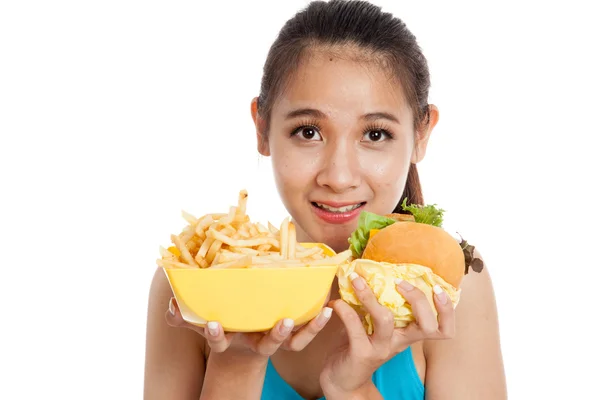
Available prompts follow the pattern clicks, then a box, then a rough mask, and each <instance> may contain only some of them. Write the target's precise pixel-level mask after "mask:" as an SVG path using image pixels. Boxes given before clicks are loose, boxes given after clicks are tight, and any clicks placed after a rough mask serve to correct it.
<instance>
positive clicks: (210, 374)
mask: <svg viewBox="0 0 600 400" xmlns="http://www.w3.org/2000/svg"><path fill="white" fill-rule="evenodd" d="M268 361H269V358H268V357H264V356H259V355H253V354H248V353H245V352H239V351H229V350H227V351H225V352H223V353H216V352H215V353H213V352H211V353H210V355H209V356H208V361H207V363H206V371H205V374H204V384H203V387H202V396H201V397H200V398H201V400H204V399H206V400H212V399H218V400H240V399H248V400H254V399H256V400H259V399H260V397H261V393H262V387H263V382H264V378H265V372H266V370H267V363H268Z"/></svg>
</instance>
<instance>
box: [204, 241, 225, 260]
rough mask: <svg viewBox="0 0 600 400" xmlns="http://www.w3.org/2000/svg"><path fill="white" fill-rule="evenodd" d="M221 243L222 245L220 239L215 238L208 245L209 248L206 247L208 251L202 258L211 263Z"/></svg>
mask: <svg viewBox="0 0 600 400" xmlns="http://www.w3.org/2000/svg"><path fill="white" fill-rule="evenodd" d="M222 245H223V242H222V241H220V240H215V241H214V242H213V243H212V244H211V245H210V248H209V249H208V252H207V253H206V257H205V258H204V259H205V260H206V262H207V263H209V264H212V262H213V260H214V259H215V256H216V255H217V251H219V250H220V249H221V246H222Z"/></svg>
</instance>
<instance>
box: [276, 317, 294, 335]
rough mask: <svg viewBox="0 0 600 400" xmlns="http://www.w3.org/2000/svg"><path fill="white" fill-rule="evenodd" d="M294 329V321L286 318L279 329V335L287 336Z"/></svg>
mask: <svg viewBox="0 0 600 400" xmlns="http://www.w3.org/2000/svg"><path fill="white" fill-rule="evenodd" d="M292 329H294V320H293V319H289V318H286V319H284V320H283V324H281V326H280V327H279V333H281V334H282V335H287V334H288V333H290V332H291V331H292Z"/></svg>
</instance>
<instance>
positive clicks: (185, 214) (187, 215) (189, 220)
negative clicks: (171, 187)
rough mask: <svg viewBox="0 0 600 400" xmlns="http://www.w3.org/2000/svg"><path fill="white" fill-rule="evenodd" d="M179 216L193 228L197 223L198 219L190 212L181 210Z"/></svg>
mask: <svg viewBox="0 0 600 400" xmlns="http://www.w3.org/2000/svg"><path fill="white" fill-rule="evenodd" d="M181 216H182V217H183V219H185V220H186V221H187V223H188V224H190V225H192V226H193V227H194V228H195V227H196V224H197V223H198V219H197V218H196V217H194V216H193V215H192V214H190V213H188V212H186V211H183V210H182V211H181Z"/></svg>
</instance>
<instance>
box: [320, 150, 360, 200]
mask: <svg viewBox="0 0 600 400" xmlns="http://www.w3.org/2000/svg"><path fill="white" fill-rule="evenodd" d="M348 142H349V141H337V142H335V141H334V142H330V143H328V144H327V146H326V150H325V151H324V153H323V167H322V168H321V170H320V172H319V174H318V175H317V184H318V185H319V186H322V187H328V188H329V189H331V190H333V191H334V192H335V193H344V192H346V191H348V190H352V189H356V188H357V187H359V186H360V182H361V176H360V167H359V162H358V154H356V148H355V146H354V145H353V144H352V143H348Z"/></svg>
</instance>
